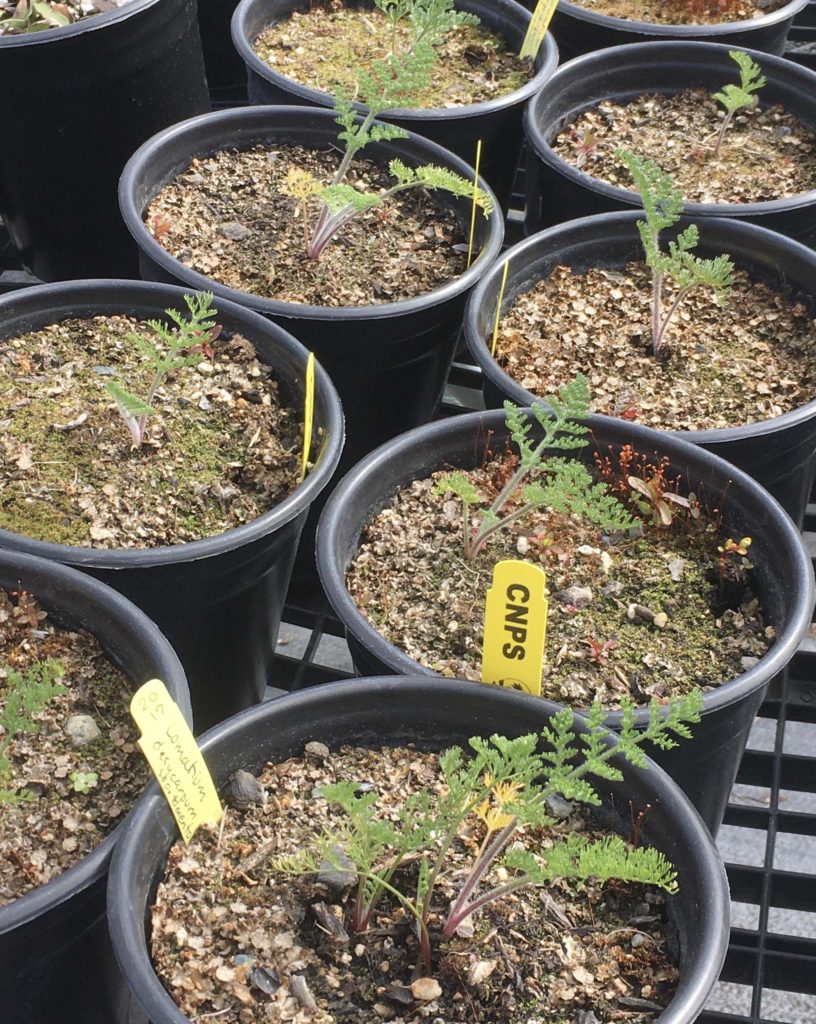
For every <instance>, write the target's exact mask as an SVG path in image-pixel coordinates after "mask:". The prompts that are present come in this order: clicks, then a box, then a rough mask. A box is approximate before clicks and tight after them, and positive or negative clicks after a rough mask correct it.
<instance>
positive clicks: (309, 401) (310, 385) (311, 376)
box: [300, 352, 315, 483]
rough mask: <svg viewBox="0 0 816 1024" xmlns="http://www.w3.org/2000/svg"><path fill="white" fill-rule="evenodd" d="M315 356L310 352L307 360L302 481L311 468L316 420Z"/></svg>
mask: <svg viewBox="0 0 816 1024" xmlns="http://www.w3.org/2000/svg"><path fill="white" fill-rule="evenodd" d="M314 392H315V357H314V352H310V353H309V358H308V360H307V362H306V402H305V409H304V412H303V465H302V466H301V469H300V480H301V483H302V482H303V481H304V480H305V479H306V470H307V469H308V468H309V449H310V448H311V447H312V423H313V421H314Z"/></svg>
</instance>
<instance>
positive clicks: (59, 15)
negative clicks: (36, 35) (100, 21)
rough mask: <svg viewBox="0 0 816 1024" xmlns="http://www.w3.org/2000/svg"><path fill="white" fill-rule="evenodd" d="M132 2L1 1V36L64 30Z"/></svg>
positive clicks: (95, 0) (111, 0)
mask: <svg viewBox="0 0 816 1024" xmlns="http://www.w3.org/2000/svg"><path fill="white" fill-rule="evenodd" d="M129 2H130V0H60V2H57V0H0V36H19V35H26V34H27V33H29V32H43V31H45V30H46V29H50V28H64V27H65V26H66V25H73V24H74V22H76V21H84V20H85V19H86V18H92V17H94V15H96V14H105V13H106V12H107V11H115V10H118V9H119V8H120V7H124V6H125V5H126V4H127V3H129Z"/></svg>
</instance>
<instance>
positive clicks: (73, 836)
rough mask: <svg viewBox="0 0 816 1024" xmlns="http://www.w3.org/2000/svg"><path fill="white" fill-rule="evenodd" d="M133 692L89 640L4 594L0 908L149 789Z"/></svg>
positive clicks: (77, 852) (72, 855)
mask: <svg viewBox="0 0 816 1024" xmlns="http://www.w3.org/2000/svg"><path fill="white" fill-rule="evenodd" d="M49 681H50V685H48V682H49ZM37 690H39V694H37V692H36V691H37ZM130 692H131V691H130V686H129V685H128V682H127V680H126V679H125V677H124V676H123V674H122V673H121V672H120V671H119V669H117V668H115V667H114V666H113V665H112V664H111V663H110V662H109V661H108V659H107V657H106V656H105V654H104V652H103V651H102V649H101V647H100V645H99V642H98V641H97V640H96V639H95V638H94V637H93V636H91V635H90V634H89V633H87V632H84V631H82V632H73V631H70V630H64V629H60V628H58V627H57V626H56V625H54V624H53V623H52V622H51V620H50V619H49V618H48V617H47V615H46V613H45V612H44V611H43V610H42V608H41V607H40V606H39V604H38V603H37V601H36V599H35V598H34V597H32V596H31V595H30V594H26V593H14V594H9V593H7V592H6V591H5V590H2V589H0V754H2V757H0V762H4V763H0V906H3V905H5V904H7V903H10V902H11V901H12V900H14V899H16V898H17V897H18V896H23V895H24V894H25V893H27V892H29V891H30V890H32V889H35V888H37V887H38V886H40V885H44V884H45V883H46V882H49V881H50V880H51V879H52V878H56V877H57V876H58V875H60V874H61V873H62V872H63V871H65V870H66V869H67V868H69V867H71V866H72V865H74V864H75V863H77V861H79V860H81V859H82V857H84V856H85V855H86V854H87V853H89V852H90V851H91V850H93V849H94V847H96V846H97V845H98V844H99V843H100V842H101V840H102V839H103V838H104V837H105V836H106V835H107V834H108V833H109V832H111V831H112V830H113V829H114V828H115V827H116V825H117V824H118V823H119V822H120V821H121V819H122V818H123V817H124V816H125V815H126V814H127V812H128V811H129V810H130V807H131V805H132V803H133V801H134V800H135V799H136V797H137V796H138V795H139V793H140V792H141V790H142V788H143V787H144V785H145V784H146V782H147V777H148V772H147V768H146V766H145V763H144V759H143V757H142V755H141V753H140V751H139V750H138V748H137V747H136V738H137V736H136V730H135V728H134V726H133V722H132V721H131V718H130V715H129V713H128V706H129V702H130ZM26 708H28V710H26Z"/></svg>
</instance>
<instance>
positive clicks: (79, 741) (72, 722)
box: [65, 715, 102, 747]
mask: <svg viewBox="0 0 816 1024" xmlns="http://www.w3.org/2000/svg"><path fill="white" fill-rule="evenodd" d="M65 732H66V733H67V734H68V737H69V739H70V740H71V742H72V743H73V745H74V746H75V747H85V746H87V745H88V744H89V743H93V741H94V740H96V739H99V737H100V736H101V735H102V733H101V731H100V729H99V726H98V725H97V724H96V722H95V721H94V719H93V718H92V716H91V715H71V716H70V718H69V719H68V720H67V722H66V723H65Z"/></svg>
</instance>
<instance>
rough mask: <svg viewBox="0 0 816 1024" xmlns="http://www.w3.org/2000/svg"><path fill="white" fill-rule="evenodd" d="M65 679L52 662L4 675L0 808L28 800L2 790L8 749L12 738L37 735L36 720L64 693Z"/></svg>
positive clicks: (0, 705)
mask: <svg viewBox="0 0 816 1024" xmlns="http://www.w3.org/2000/svg"><path fill="white" fill-rule="evenodd" d="M64 675H65V669H64V668H63V667H62V665H61V664H60V663H59V662H58V661H55V660H54V659H53V658H49V659H48V660H47V661H40V662H37V663H36V664H34V665H32V666H31V668H30V669H29V670H28V671H27V672H16V671H14V670H13V669H7V671H6V685H5V688H4V690H2V691H0V698H2V699H0V730H2V733H1V734H0V806H2V804H4V803H20V802H21V801H22V800H25V799H28V797H27V796H26V795H25V794H24V793H21V792H20V791H18V790H17V789H13V788H12V789H7V788H5V783H6V782H7V781H8V778H9V775H10V774H11V763H10V761H9V759H8V753H9V748H10V746H11V744H12V742H13V741H14V737H15V736H19V735H21V734H23V733H36V732H39V729H40V726H39V723H38V722H37V720H36V717H35V716H36V715H37V714H38V713H39V712H40V711H42V710H43V708H44V707H45V706H46V705H47V704H48V703H49V702H50V701H52V700H53V699H54V698H55V697H57V696H58V695H59V694H61V693H67V690H66V688H65V687H64V686H63V685H62V684H61V683H60V682H58V680H60V679H61V678H62V677H63V676H64Z"/></svg>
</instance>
